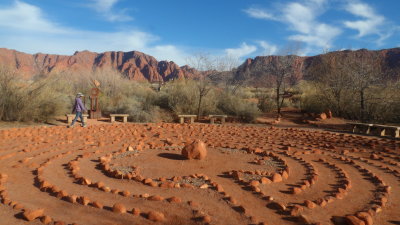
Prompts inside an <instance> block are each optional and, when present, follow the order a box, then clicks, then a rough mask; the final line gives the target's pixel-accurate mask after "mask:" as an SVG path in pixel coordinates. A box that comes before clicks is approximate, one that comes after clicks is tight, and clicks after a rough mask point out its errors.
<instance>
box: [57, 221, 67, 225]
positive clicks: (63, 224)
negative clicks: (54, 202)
mask: <svg viewBox="0 0 400 225" xmlns="http://www.w3.org/2000/svg"><path fill="white" fill-rule="evenodd" d="M54 225H65V223H64V222H63V221H56V222H54Z"/></svg>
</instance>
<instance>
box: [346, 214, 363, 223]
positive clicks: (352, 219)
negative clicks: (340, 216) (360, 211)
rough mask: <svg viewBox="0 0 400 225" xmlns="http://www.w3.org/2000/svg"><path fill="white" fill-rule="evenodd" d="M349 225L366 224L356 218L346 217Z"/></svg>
mask: <svg viewBox="0 0 400 225" xmlns="http://www.w3.org/2000/svg"><path fill="white" fill-rule="evenodd" d="M346 222H347V225H365V222H364V221H362V220H360V219H358V218H357V217H355V216H346Z"/></svg>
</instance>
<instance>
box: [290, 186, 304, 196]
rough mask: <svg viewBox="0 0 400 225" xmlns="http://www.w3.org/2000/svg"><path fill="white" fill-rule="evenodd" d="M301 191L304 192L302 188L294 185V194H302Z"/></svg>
mask: <svg viewBox="0 0 400 225" xmlns="http://www.w3.org/2000/svg"><path fill="white" fill-rule="evenodd" d="M301 192H302V190H301V188H298V187H294V188H293V189H292V194H294V195H297V194H300V193H301Z"/></svg>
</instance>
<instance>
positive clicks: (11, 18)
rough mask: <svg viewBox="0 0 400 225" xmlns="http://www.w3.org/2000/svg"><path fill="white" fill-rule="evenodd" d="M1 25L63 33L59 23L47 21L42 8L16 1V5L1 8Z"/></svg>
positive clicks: (8, 27) (6, 27)
mask: <svg viewBox="0 0 400 225" xmlns="http://www.w3.org/2000/svg"><path fill="white" fill-rule="evenodd" d="M0 27H3V28H5V29H20V30H26V31H37V32H46V33H63V32H65V30H62V29H60V28H59V27H58V25H57V24H54V23H52V22H50V21H47V20H46V19H45V18H44V16H43V14H42V12H41V10H40V8H38V7H36V6H33V5H30V4H27V3H24V2H20V1H15V2H14V5H12V6H11V7H8V8H4V9H0Z"/></svg>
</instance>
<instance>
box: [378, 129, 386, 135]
mask: <svg viewBox="0 0 400 225" xmlns="http://www.w3.org/2000/svg"><path fill="white" fill-rule="evenodd" d="M378 132H379V133H378V135H379V136H385V133H386V129H385V128H383V129H380V130H378Z"/></svg>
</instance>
